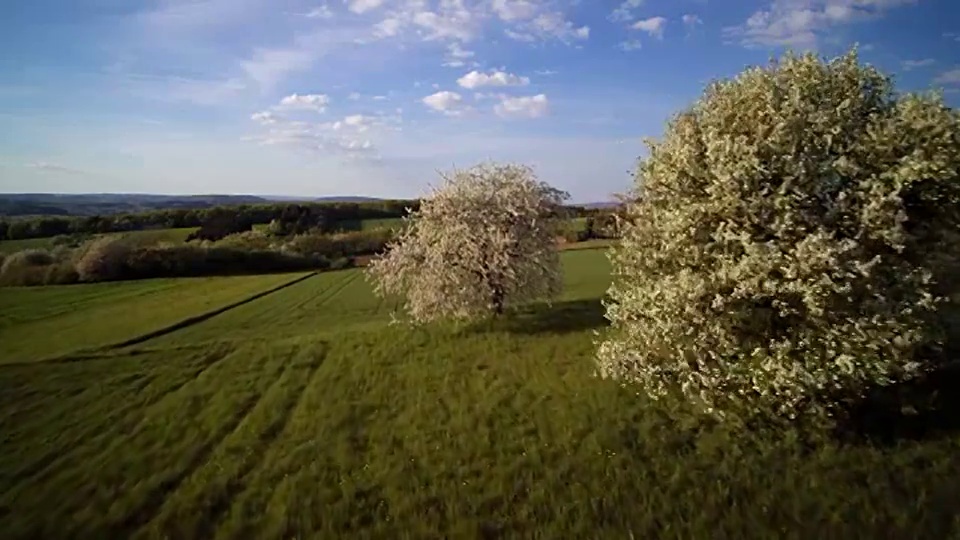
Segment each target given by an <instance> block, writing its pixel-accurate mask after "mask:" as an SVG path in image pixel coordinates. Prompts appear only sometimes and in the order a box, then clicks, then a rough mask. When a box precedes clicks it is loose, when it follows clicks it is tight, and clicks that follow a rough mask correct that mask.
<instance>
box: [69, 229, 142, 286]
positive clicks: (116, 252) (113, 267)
mask: <svg viewBox="0 0 960 540" xmlns="http://www.w3.org/2000/svg"><path fill="white" fill-rule="evenodd" d="M132 249H133V248H132V247H131V246H130V244H129V243H128V242H127V240H126V238H124V237H123V236H120V235H109V236H101V237H99V238H95V239H94V240H91V241H90V242H87V243H86V244H85V245H83V246H81V247H80V249H79V250H78V254H79V255H78V257H77V261H76V269H77V275H78V276H79V277H80V280H81V281H110V280H114V279H123V276H124V274H125V272H126V269H125V265H126V262H127V258H128V257H129V255H130V252H131V250H132Z"/></svg>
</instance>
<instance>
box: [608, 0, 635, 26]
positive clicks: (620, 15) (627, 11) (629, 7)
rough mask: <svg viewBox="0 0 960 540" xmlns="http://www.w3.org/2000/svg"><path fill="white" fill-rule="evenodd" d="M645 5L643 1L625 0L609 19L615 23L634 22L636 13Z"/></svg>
mask: <svg viewBox="0 0 960 540" xmlns="http://www.w3.org/2000/svg"><path fill="white" fill-rule="evenodd" d="M642 5H643V0H625V1H624V2H623V3H622V4H620V5H619V6H618V7H617V9H615V10H613V11H612V12H611V13H610V16H609V17H608V18H609V19H610V20H611V21H613V22H624V21H632V20H633V19H634V12H635V11H636V10H637V9H638V8H639V7H640V6H642Z"/></svg>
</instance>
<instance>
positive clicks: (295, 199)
mask: <svg viewBox="0 0 960 540" xmlns="http://www.w3.org/2000/svg"><path fill="white" fill-rule="evenodd" d="M262 197H263V198H264V199H267V200H271V201H290V202H331V203H337V202H351V203H363V202H373V201H382V200H384V199H381V198H379V197H360V196H356V195H343V196H333V197H289V196H286V195H262Z"/></svg>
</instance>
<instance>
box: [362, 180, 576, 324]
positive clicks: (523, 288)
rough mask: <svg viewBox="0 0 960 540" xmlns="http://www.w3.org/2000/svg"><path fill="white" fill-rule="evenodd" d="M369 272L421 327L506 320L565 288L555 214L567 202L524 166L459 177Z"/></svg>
mask: <svg viewBox="0 0 960 540" xmlns="http://www.w3.org/2000/svg"><path fill="white" fill-rule="evenodd" d="M443 178H444V183H443V184H442V185H441V186H440V187H439V188H437V189H436V190H434V192H433V193H432V194H431V195H430V196H429V197H428V198H426V199H424V200H423V201H422V202H421V205H420V208H419V210H417V211H415V212H413V213H412V214H411V215H410V216H409V225H408V226H407V227H404V228H403V229H402V231H401V232H400V236H399V238H398V239H397V240H396V241H395V242H394V243H392V244H391V245H390V246H389V248H388V251H387V252H386V254H385V255H383V256H382V257H380V258H378V259H375V260H374V261H373V262H372V263H371V264H370V267H369V275H370V277H371V278H372V279H373V280H374V281H375V282H376V291H377V293H378V294H380V295H393V294H396V295H402V296H404V297H405V300H406V301H405V304H404V308H405V309H406V311H407V312H408V313H409V315H410V317H411V318H412V319H413V320H414V321H417V322H425V321H430V320H433V319H439V318H445V317H449V318H454V319H469V318H476V317H480V316H483V315H485V314H490V313H493V314H500V313H502V312H503V311H504V310H505V309H506V308H508V307H510V306H512V305H517V304H522V303H525V302H529V301H532V300H539V299H545V298H546V299H549V298H552V297H554V296H556V295H557V294H558V293H559V291H560V288H561V285H562V280H561V275H560V259H559V256H558V254H557V249H556V242H555V237H556V235H557V223H556V222H557V219H558V218H556V217H555V215H556V209H557V208H558V207H559V205H560V203H561V202H562V201H563V200H564V199H565V198H566V196H567V195H566V194H565V193H563V192H560V191H558V190H556V189H553V188H551V187H550V186H549V185H547V184H545V183H543V182H540V181H538V180H537V178H536V176H535V175H534V174H533V171H532V170H531V169H529V168H528V167H524V166H519V165H498V164H484V165H479V166H476V167H473V168H471V169H467V170H462V171H454V172H453V173H452V174H450V175H447V176H444V177H443Z"/></svg>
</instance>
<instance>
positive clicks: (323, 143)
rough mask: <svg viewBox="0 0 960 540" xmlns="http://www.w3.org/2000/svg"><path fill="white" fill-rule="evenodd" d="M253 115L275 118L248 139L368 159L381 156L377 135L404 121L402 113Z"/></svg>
mask: <svg viewBox="0 0 960 540" xmlns="http://www.w3.org/2000/svg"><path fill="white" fill-rule="evenodd" d="M251 118H254V119H255V120H256V119H261V118H271V119H272V120H273V121H271V122H269V123H261V125H263V127H264V128H265V131H264V132H263V133H262V134H260V135H257V136H252V137H246V138H245V140H250V141H255V142H258V143H260V144H262V145H267V146H286V147H290V148H293V149H296V150H300V151H306V152H308V153H314V154H321V155H337V156H340V157H344V158H349V159H367V160H370V159H374V160H375V159H378V158H379V151H378V146H377V143H376V141H377V139H378V138H382V136H384V135H385V134H386V133H388V132H389V131H392V130H393V131H395V130H398V129H399V127H398V125H399V124H400V122H401V118H400V116H399V113H398V114H397V115H396V116H384V115H373V116H372V115H365V114H352V115H347V116H345V117H343V118H342V119H341V120H337V121H335V122H323V123H309V122H304V121H297V120H285V119H283V118H279V117H275V116H272V115H269V116H267V115H262V114H261V113H257V114H255V115H253V116H252V117H251Z"/></svg>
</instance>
